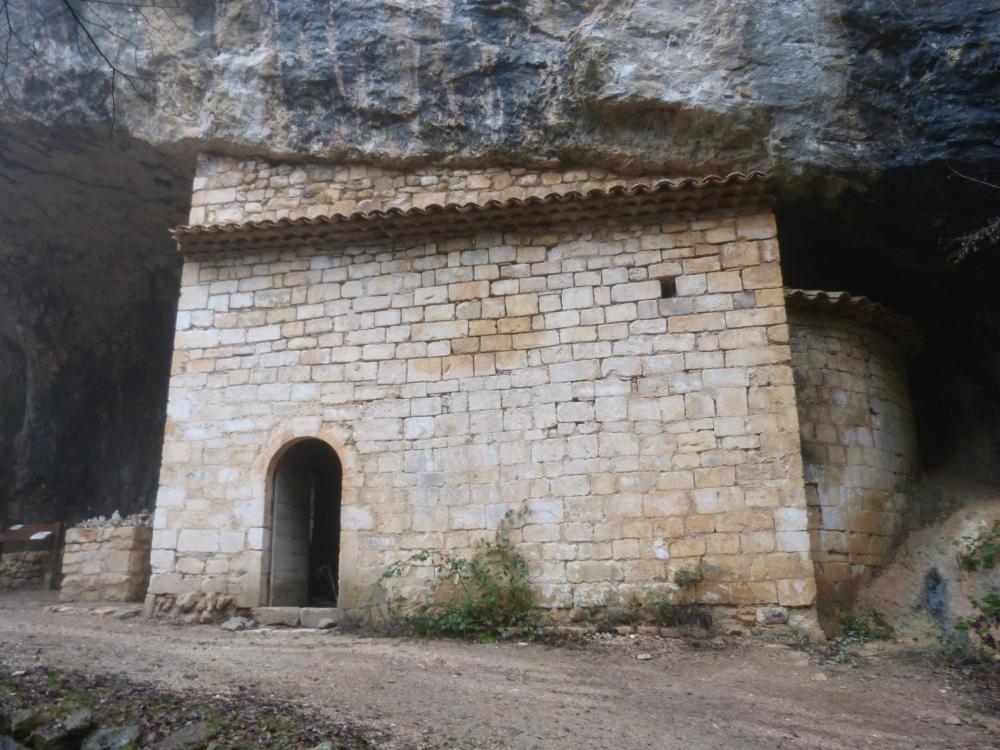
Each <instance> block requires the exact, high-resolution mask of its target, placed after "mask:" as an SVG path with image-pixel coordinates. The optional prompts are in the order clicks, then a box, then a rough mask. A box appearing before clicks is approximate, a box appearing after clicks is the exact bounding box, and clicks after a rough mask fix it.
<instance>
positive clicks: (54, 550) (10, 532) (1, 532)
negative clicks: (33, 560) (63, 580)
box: [0, 522, 63, 589]
mask: <svg viewBox="0 0 1000 750" xmlns="http://www.w3.org/2000/svg"><path fill="white" fill-rule="evenodd" d="M62 537H63V527H62V524H61V523H15V524H11V525H9V526H5V525H4V524H3V523H2V522H0V554H2V553H3V545H4V544H13V543H16V544H37V545H39V546H42V545H45V546H47V547H48V548H49V563H48V566H47V567H46V570H45V584H44V586H45V588H47V589H54V588H58V584H59V568H60V563H61V560H60V556H59V551H60V550H61V549H62Z"/></svg>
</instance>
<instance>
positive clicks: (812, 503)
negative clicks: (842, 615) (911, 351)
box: [777, 309, 918, 610]
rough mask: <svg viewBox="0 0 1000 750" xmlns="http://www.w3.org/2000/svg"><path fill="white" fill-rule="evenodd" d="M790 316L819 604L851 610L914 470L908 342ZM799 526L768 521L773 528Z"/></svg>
mask: <svg viewBox="0 0 1000 750" xmlns="http://www.w3.org/2000/svg"><path fill="white" fill-rule="evenodd" d="M789 316H790V334H791V336H790V340H791V348H792V365H793V367H794V369H795V376H796V382H797V384H798V388H797V389H796V395H797V399H796V404H797V409H798V413H799V422H800V424H801V427H802V449H803V456H804V459H805V479H806V490H807V492H808V497H809V514H810V524H809V526H810V529H811V536H812V540H811V548H812V553H813V558H814V560H815V562H816V563H817V565H816V583H817V587H818V594H819V596H818V601H819V604H820V605H821V606H822V607H823V608H824V609H825V610H829V609H830V608H832V607H834V606H836V605H847V606H849V605H850V604H851V603H852V602H853V601H854V598H855V595H856V593H857V590H858V587H859V586H860V585H862V584H863V583H865V582H867V581H868V580H870V579H871V577H872V575H873V573H874V571H875V569H876V568H878V567H879V566H881V565H884V564H885V563H886V562H887V561H888V559H889V556H890V553H891V552H892V550H893V549H894V547H895V544H896V542H897V540H898V539H899V536H900V533H901V532H902V530H903V527H904V520H905V518H906V514H907V496H908V493H909V492H910V491H911V489H912V487H913V486H914V483H915V479H916V471H917V466H918V453H917V432H916V425H915V423H914V416H913V404H912V401H911V398H910V391H909V387H908V382H907V380H908V379H907V374H906V360H905V357H906V353H907V339H906V337H905V336H902V335H896V336H893V335H890V334H887V333H883V332H880V331H879V330H877V329H875V328H873V327H872V325H871V324H866V323H863V322H857V321H852V320H849V319H845V318H843V317H838V316H833V315H828V314H822V313H819V312H815V311H812V312H811V311H809V310H808V309H792V310H790V312H789ZM800 521H801V519H800V518H798V517H797V516H796V515H795V512H794V511H788V512H785V513H782V514H781V516H780V517H779V518H778V519H777V523H778V528H779V529H781V528H783V527H784V525H785V524H786V523H790V524H792V525H796V526H797V525H800Z"/></svg>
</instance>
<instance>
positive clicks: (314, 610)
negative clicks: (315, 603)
mask: <svg viewBox="0 0 1000 750" xmlns="http://www.w3.org/2000/svg"><path fill="white" fill-rule="evenodd" d="M338 622H340V610H339V609H335V608H332V607H303V608H302V609H301V610H300V612H299V624H300V625H301V626H302V627H304V628H317V629H320V630H326V629H327V628H332V627H334V626H335V625H336V624H337V623H338Z"/></svg>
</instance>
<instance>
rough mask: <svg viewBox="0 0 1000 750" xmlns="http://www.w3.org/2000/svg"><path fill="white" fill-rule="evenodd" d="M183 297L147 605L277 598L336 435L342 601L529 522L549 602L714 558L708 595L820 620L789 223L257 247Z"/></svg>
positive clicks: (641, 225)
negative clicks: (292, 518)
mask: <svg viewBox="0 0 1000 750" xmlns="http://www.w3.org/2000/svg"><path fill="white" fill-rule="evenodd" d="M201 163H202V164H203V165H204V164H206V163H208V162H207V161H206V160H205V159H203V160H202V162H201ZM491 174H492V173H491ZM210 177H211V179H214V180H216V181H218V172H217V171H216V172H213V173H212V175H210ZM470 179H471V178H470ZM553 179H554V178H553ZM223 181H225V180H223ZM472 183H475V180H474V179H473V180H471V182H468V181H467V184H472ZM293 184H295V183H294V181H293ZM386 184H392V183H391V182H390V183H386ZM401 184H409V183H408V182H407V181H406V180H405V179H403V180H402V183H401ZM475 184H478V183H475ZM212 192H213V194H214V193H215V192H216V191H215V190H213V191H212ZM209 197H212V199H213V200H215V198H219V201H221V200H222V197H221V196H214V195H213V196H207V195H206V196H203V198H202V199H199V201H198V202H197V203H198V205H199V206H205V205H209V203H210V201H209V200H208V198H209ZM236 200H237V204H236V205H235V206H234V207H233V208H234V210H233V211H231V212H230V213H233V214H236V213H239V208H240V206H239V204H238V199H236ZM248 200H249V197H248ZM218 211H219V212H222V213H223V214H224V215H228V214H225V213H224V211H223V209H222V208H219V209H218ZM183 279H184V280H183V285H184V289H183V293H182V300H183V301H184V307H185V309H184V310H182V312H181V313H179V315H178V325H177V338H176V354H175V358H174V362H173V371H172V377H171V384H170V407H169V414H170V417H169V420H168V426H167V431H166V440H165V446H164V460H163V467H162V471H161V488H160V495H159V500H158V508H157V513H156V517H155V527H156V528H155V533H154V539H153V548H154V551H155V552H154V555H153V566H154V570H153V576H152V581H151V585H150V593H151V594H152V595H154V596H156V595H164V594H168V595H178V594H181V593H185V592H189V591H201V592H206V593H208V592H212V593H217V594H218V593H222V594H228V595H232V596H233V597H234V598H235V600H236V602H237V603H238V604H239V605H241V606H256V605H258V604H261V603H265V601H264V597H265V595H266V588H267V573H268V571H267V559H268V558H267V555H268V549H269V545H270V538H269V528H270V520H269V519H270V507H269V492H270V490H269V481H270V476H271V474H270V473H271V471H272V468H273V465H274V460H275V457H276V456H277V455H278V454H279V453H280V452H281V450H282V448H283V447H284V446H286V445H288V444H289V443H290V442H292V441H294V440H297V439H300V438H306V437H314V438H319V439H321V440H323V441H325V442H326V443H327V444H328V445H329V446H331V447H332V448H333V449H334V450H335V451H336V454H337V456H338V457H339V460H340V462H341V464H342V472H343V474H342V486H343V490H342V498H341V502H342V511H341V514H340V532H339V533H340V568H339V593H340V601H339V604H340V606H347V607H351V606H364V605H365V604H366V603H367V601H368V597H369V595H370V593H371V589H372V585H373V584H374V583H375V581H376V580H377V578H378V577H379V575H380V574H381V573H382V571H383V570H384V569H385V568H386V566H387V565H389V564H390V563H392V562H394V561H397V560H401V559H404V558H406V557H408V556H410V555H411V554H413V553H415V552H418V551H420V550H423V549H427V548H430V547H439V548H446V549H448V550H450V551H452V552H455V553H458V554H467V553H471V551H472V549H473V547H474V545H475V544H476V542H477V541H478V540H480V539H482V538H483V537H485V536H488V535H490V534H491V533H492V530H493V529H495V528H496V525H497V523H498V522H499V520H500V519H501V518H502V517H503V516H504V513H505V512H506V511H507V510H519V509H522V508H523V509H524V510H525V511H526V516H525V522H524V524H523V527H520V528H518V529H517V530H516V531H515V537H514V538H515V541H516V542H517V543H518V544H519V547H520V549H521V550H522V551H523V552H524V554H525V555H526V556H527V558H528V559H529V561H530V565H531V575H532V580H533V582H534V584H535V586H536V590H537V592H538V596H539V602H540V603H541V604H542V605H543V606H547V607H551V608H569V607H573V606H587V605H592V604H600V603H602V602H610V601H613V600H614V599H615V597H622V596H627V595H628V594H629V593H633V592H636V593H640V594H641V592H642V591H644V590H651V589H654V588H656V587H658V586H660V587H662V586H663V585H664V584H666V583H667V582H669V581H670V580H671V579H672V575H673V573H674V572H675V571H676V570H678V569H681V568H688V567H691V566H693V565H696V564H698V563H705V567H704V569H705V571H706V575H705V580H704V581H703V582H702V583H701V585H700V586H699V587H698V589H697V591H696V596H697V598H699V599H700V600H702V601H705V602H708V603H719V604H730V603H731V604H743V603H746V604H751V603H757V604H771V603H778V604H783V605H790V606H806V605H810V604H812V602H813V598H814V594H815V583H814V578H813V572H812V562H811V558H810V553H809V535H808V531H807V515H806V500H805V493H804V485H803V477H802V461H801V451H800V447H799V425H798V416H797V413H796V402H795V392H794V386H793V381H792V370H791V367H790V350H789V346H788V326H787V323H786V317H785V307H784V299H783V293H782V287H781V273H780V267H779V257H778V246H777V242H776V239H775V226H774V219H773V216H772V215H771V214H770V212H769V211H768V210H766V209H761V208H725V209H706V210H702V211H694V210H692V209H691V208H690V206H688V207H687V208H685V210H684V211H683V212H678V213H674V214H670V215H663V216H659V217H655V218H653V219H648V218H646V219H643V220H642V221H641V222H638V223H630V222H629V221H627V220H623V221H618V222H607V221H602V222H599V223H593V222H591V223H581V224H577V225H572V226H555V227H550V228H547V229H534V230H521V231H517V232H507V233H502V234H501V233H496V232H487V231H481V232H478V233H476V234H474V235H470V236H461V237H452V238H448V239H442V240H439V241H434V242H420V243H410V244H407V243H406V242H398V243H385V244H383V245H378V246H371V245H367V246H346V247H344V246H338V247H332V246H331V247H324V246H323V245H322V244H318V245H316V246H307V245H303V246H301V247H295V248H291V249H287V250H280V251H278V250H273V251H256V250H254V249H253V248H252V247H248V248H247V249H246V250H239V251H226V252H222V253H218V254H203V255H200V256H189V257H188V258H187V259H186V262H185V268H184V275H183ZM194 563H198V564H194ZM195 571H197V572H195ZM210 571H211V572H210Z"/></svg>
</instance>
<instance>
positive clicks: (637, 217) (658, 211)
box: [171, 171, 773, 255]
mask: <svg viewBox="0 0 1000 750" xmlns="http://www.w3.org/2000/svg"><path fill="white" fill-rule="evenodd" d="M769 180H770V175H769V174H767V173H766V172H759V171H753V172H748V173H738V172H733V173H731V174H728V175H725V176H718V175H709V176H706V177H698V178H695V177H689V178H684V179H678V180H659V181H657V182H654V183H651V184H638V185H631V186H623V185H616V186H614V187H610V188H607V189H603V190H601V189H594V190H588V191H587V192H575V191H574V192H568V193H551V194H549V195H545V196H532V197H529V198H511V199H508V200H504V201H500V200H489V201H485V202H483V203H465V204H461V205H459V204H455V203H449V204H446V205H436V204H435V205H430V206H427V207H424V208H408V209H401V208H390V209H387V210H374V211H357V212H355V213H352V214H349V215H343V214H332V215H329V216H315V217H300V218H295V219H291V218H289V219H278V220H277V221H270V220H266V221H248V222H245V223H242V224H239V223H232V224H210V225H192V226H179V227H176V228H175V229H173V230H172V231H171V234H172V235H173V237H174V239H175V240H176V241H177V246H178V249H179V250H180V252H181V253H182V254H183V255H195V254H202V253H217V252H226V251H234V250H235V251H259V250H281V249H286V248H290V247H302V246H310V245H321V246H324V247H330V246H337V245H341V246H343V245H366V244H375V243H383V244H384V243H391V244H399V243H406V244H413V243H414V242H421V241H425V240H433V239H440V238H446V237H455V236H462V235H467V234H473V233H476V232H481V231H500V232H505V231H517V230H524V229H535V228H544V227H550V226H560V225H566V224H572V223H578V222H593V221H604V220H614V221H616V222H619V223H621V222H625V223H627V222H630V221H649V220H650V219H651V218H654V217H656V216H658V215H663V214H667V213H675V212H682V211H690V210H698V211H705V210H712V209H721V208H736V207H741V208H742V207H757V206H770V205H771V204H772V203H773V198H772V196H771V191H770V189H769V186H768V182H769Z"/></svg>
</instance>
